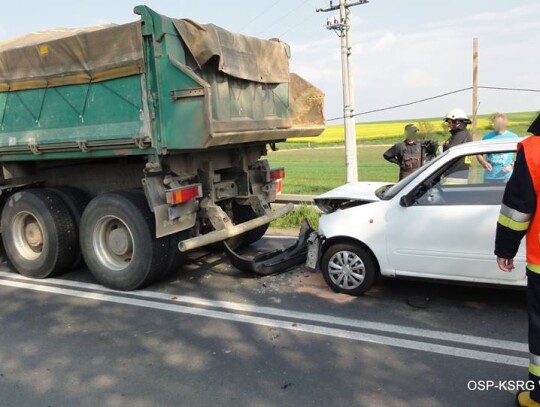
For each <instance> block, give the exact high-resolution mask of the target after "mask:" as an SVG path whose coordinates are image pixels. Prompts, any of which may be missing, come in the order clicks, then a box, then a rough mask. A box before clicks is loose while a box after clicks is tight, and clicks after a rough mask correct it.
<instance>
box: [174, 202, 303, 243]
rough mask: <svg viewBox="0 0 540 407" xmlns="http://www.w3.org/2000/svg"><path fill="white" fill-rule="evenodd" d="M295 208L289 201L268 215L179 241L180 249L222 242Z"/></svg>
mask: <svg viewBox="0 0 540 407" xmlns="http://www.w3.org/2000/svg"><path fill="white" fill-rule="evenodd" d="M293 208H294V204H292V203H289V204H287V205H285V206H283V207H281V208H279V209H276V210H274V211H272V212H271V213H270V214H268V215H264V216H260V217H258V218H256V219H253V220H250V221H247V222H244V223H241V224H239V225H234V226H230V227H227V228H225V229H221V230H216V231H214V232H210V233H207V234H205V235H201V236H197V237H193V238H191V239H186V240H183V241H181V242H180V243H178V250H180V251H181V252H187V251H190V250H193V249H197V248H199V247H203V246H206V245H209V244H212V243H217V242H222V241H224V240H227V239H229V238H231V237H235V236H238V235H241V234H242V233H244V232H247V231H250V230H253V229H256V228H258V227H259V226H263V225H266V224H268V223H270V222H272V221H273V220H276V219H277V218H280V217H282V216H283V215H286V214H287V213H289V212H290V211H292V210H293Z"/></svg>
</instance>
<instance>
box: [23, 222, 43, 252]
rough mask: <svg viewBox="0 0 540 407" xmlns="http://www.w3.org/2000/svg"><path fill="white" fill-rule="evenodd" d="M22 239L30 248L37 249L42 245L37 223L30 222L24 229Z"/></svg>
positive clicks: (41, 234)
mask: <svg viewBox="0 0 540 407" xmlns="http://www.w3.org/2000/svg"><path fill="white" fill-rule="evenodd" d="M24 237H25V239H26V241H27V242H28V244H29V245H30V246H32V247H39V246H41V245H42V244H43V233H42V232H41V228H40V227H39V225H38V223H37V222H34V221H31V222H29V223H27V224H26V226H25V227H24Z"/></svg>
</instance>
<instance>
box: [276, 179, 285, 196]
mask: <svg viewBox="0 0 540 407" xmlns="http://www.w3.org/2000/svg"><path fill="white" fill-rule="evenodd" d="M275 184H276V194H281V191H282V190H283V180H282V179H278V180H277V181H275Z"/></svg>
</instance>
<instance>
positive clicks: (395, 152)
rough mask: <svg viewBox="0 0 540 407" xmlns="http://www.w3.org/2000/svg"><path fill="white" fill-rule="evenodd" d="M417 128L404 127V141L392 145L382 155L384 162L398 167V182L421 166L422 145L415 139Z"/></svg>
mask: <svg viewBox="0 0 540 407" xmlns="http://www.w3.org/2000/svg"><path fill="white" fill-rule="evenodd" d="M417 133H418V128H417V127H416V126H415V125H414V124H407V125H406V126H405V140H404V141H402V142H401V143H397V144H394V145H393V146H392V147H390V148H389V149H388V150H387V151H386V152H385V153H384V154H383V157H384V159H385V160H386V161H389V162H391V163H393V164H397V165H399V180H400V181H401V180H402V179H403V178H405V177H407V176H408V175H411V174H412V173H413V172H415V171H416V170H417V169H418V168H420V167H421V165H422V153H423V152H422V144H421V143H420V142H419V141H418V140H417V139H416V134H417Z"/></svg>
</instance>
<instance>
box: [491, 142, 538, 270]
mask: <svg viewBox="0 0 540 407" xmlns="http://www.w3.org/2000/svg"><path fill="white" fill-rule="evenodd" d="M536 191H539V192H538V193H537V192H536ZM539 199H540V136H531V137H529V138H527V139H525V140H523V141H522V142H521V143H519V145H518V152H517V157H516V162H515V165H514V172H513V173H512V177H511V178H510V180H509V181H508V184H507V185H506V190H505V191H504V196H503V202H502V206H501V212H500V215H499V221H498V223H497V236H496V238H495V255H496V256H497V257H501V258H503V259H511V258H514V257H515V255H516V253H517V251H518V249H519V244H520V242H521V239H522V238H523V236H525V234H526V235H527V269H528V270H530V271H532V272H535V273H539V274H540V213H538V214H537V213H536V208H537V207H540V205H539Z"/></svg>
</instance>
